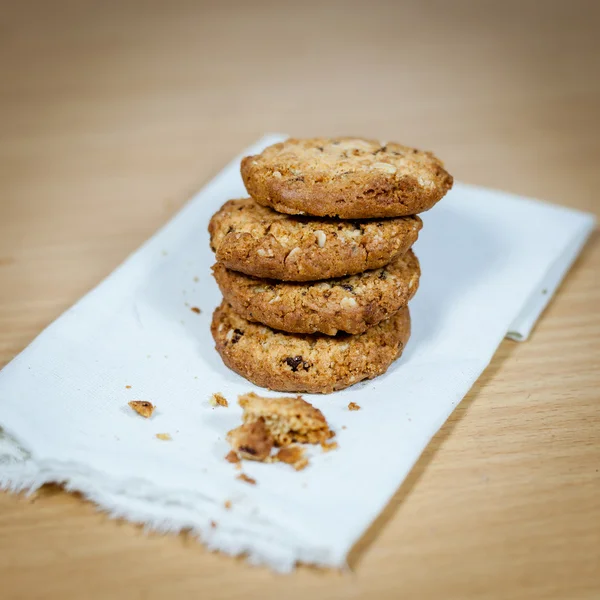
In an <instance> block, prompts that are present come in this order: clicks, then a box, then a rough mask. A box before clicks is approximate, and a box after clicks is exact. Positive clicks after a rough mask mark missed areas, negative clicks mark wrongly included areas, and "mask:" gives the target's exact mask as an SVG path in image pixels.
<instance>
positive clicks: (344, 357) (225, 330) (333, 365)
mask: <svg viewBox="0 0 600 600" xmlns="http://www.w3.org/2000/svg"><path fill="white" fill-rule="evenodd" d="M211 332H212V335H213V338H214V340H215V343H216V349H217V352H218V353H219V354H220V355H221V358H222V359H223V362H224V363H225V364H226V365H227V366H228V367H229V368H230V369H232V370H233V371H235V372H236V373H239V374H240V375H242V376H243V377H245V378H246V379H249V380H250V381H251V382H252V383H254V384H256V385H259V386H262V387H266V388H269V389H271V390H277V391H281V392H310V393H321V394H327V393H330V392H333V391H335V390H341V389H344V388H346V387H348V386H350V385H352V384H354V383H357V382H359V381H362V380H363V379H373V378H374V377H377V376H378V375H381V374H382V373H385V371H386V370H387V369H388V367H389V366H390V365H391V364H392V362H393V361H394V360H396V359H397V358H398V357H399V356H400V355H401V354H402V351H403V349H404V346H405V345H406V342H407V341H408V338H409V336H410V316H409V313H408V307H406V308H402V309H400V310H399V311H398V312H397V313H396V314H395V315H393V316H392V317H391V318H390V319H388V320H387V321H382V322H381V323H379V324H378V325H375V326H374V327H371V328H370V329H368V330H367V331H366V332H365V333H363V334H362V335H354V336H352V335H347V334H338V335H337V336H335V337H330V336H324V335H303V334H294V333H284V332H280V331H274V330H273V329H270V328H268V327H266V326H264V325H259V324H257V323H251V322H250V321H247V320H246V319H244V318H243V317H240V316H239V315H238V314H236V313H235V312H234V311H233V309H232V308H231V306H230V305H229V304H227V303H226V302H223V303H222V304H221V305H220V306H219V307H218V308H217V309H216V310H215V312H214V314H213V320H212V325H211Z"/></svg>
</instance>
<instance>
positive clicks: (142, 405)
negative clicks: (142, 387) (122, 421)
mask: <svg viewBox="0 0 600 600" xmlns="http://www.w3.org/2000/svg"><path fill="white" fill-rule="evenodd" d="M128 404H129V406H131V408H133V410H135V412H136V413H137V414H138V415H142V417H144V418H145V419H148V418H150V417H151V416H152V414H153V413H154V408H155V406H154V404H152V402H148V401H147V400H132V401H131V402H128Z"/></svg>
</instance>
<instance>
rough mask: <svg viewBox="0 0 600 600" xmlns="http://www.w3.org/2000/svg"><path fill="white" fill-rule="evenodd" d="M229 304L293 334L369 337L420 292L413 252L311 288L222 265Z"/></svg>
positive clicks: (219, 272) (218, 275) (219, 273)
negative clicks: (351, 334) (380, 265)
mask: <svg viewBox="0 0 600 600" xmlns="http://www.w3.org/2000/svg"><path fill="white" fill-rule="evenodd" d="M213 274H214V276H215V279H216V280H217V284H218V285H219V288H220V289H221V293H222V294H223V297H224V298H225V301H226V302H229V304H231V306H232V307H233V310H235V312H237V313H238V314H239V315H241V316H242V317H244V318H245V319H248V320H249V321H258V322H259V323H263V324H264V325H268V326H269V327H272V328H273V329H280V330H282V331H289V332H292V333H317V332H320V333H325V334H327V335H335V334H337V332H338V331H345V332H347V333H353V334H357V333H364V332H365V331H366V330H367V329H368V328H369V327H372V326H373V325H376V324H377V323H379V322H380V321H383V320H385V319H388V318H389V317H390V316H391V315H393V314H394V313H396V312H397V311H398V310H399V309H400V308H402V307H403V306H406V304H407V303H408V301H409V300H410V299H411V298H412V297H413V295H414V294H415V292H416V291H417V288H418V287H419V277H420V274H421V271H420V269H419V261H418V260H417V257H416V256H415V255H414V253H413V251H412V250H409V251H408V252H407V253H406V254H405V255H404V256H400V257H398V258H396V259H395V260H394V261H392V262H391V263H390V264H388V265H386V266H385V267H381V268H380V269H375V270H373V271H366V272H365V273H361V274H359V275H349V276H347V277H342V278H340V279H328V280H327V281H317V282H309V283H296V282H278V281H274V280H272V279H257V278H255V277H250V276H249V275H244V274H242V273H237V272H236V271H231V270H229V269H226V268H225V267H224V266H223V265H222V264H219V263H217V264H216V265H215V266H214V267H213Z"/></svg>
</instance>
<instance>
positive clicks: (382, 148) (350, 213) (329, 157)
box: [241, 138, 453, 219]
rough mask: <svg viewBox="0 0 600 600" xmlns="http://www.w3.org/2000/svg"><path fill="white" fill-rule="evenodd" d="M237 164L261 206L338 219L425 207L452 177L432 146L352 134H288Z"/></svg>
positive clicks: (416, 210) (449, 184)
mask: <svg viewBox="0 0 600 600" xmlns="http://www.w3.org/2000/svg"><path fill="white" fill-rule="evenodd" d="M241 171H242V178H243V180H244V184H245V186H246V189H247V190H248V193H249V194H250V195H251V196H252V197H253V198H254V199H255V200H256V201H257V202H258V203H259V204H262V205H263V206H270V207H271V208H274V209H275V210H277V211H279V212H283V213H287V214H292V215H303V214H307V215H313V216H320V217H324V216H329V217H339V218H342V219H370V218H381V217H401V216H406V215H414V214H417V213H420V212H423V211H426V210H428V209H430V208H431V207H432V206H433V205H434V204H435V203H436V202H437V201H438V200H440V199H441V198H442V197H443V196H444V194H445V193H446V192H447V191H448V190H449V189H450V188H451V187H452V181H453V180H452V176H451V175H450V174H449V173H447V172H446V171H445V170H444V167H443V164H442V162H441V161H440V160H438V159H437V158H436V157H435V156H434V155H433V154H432V153H431V152H422V151H420V150H416V149H414V148H408V147H406V146H401V145H400V144H395V143H391V142H390V143H386V144H380V143H379V142H375V141H371V140H363V139H357V138H333V139H327V138H314V139H306V140H299V139H289V140H287V141H285V142H282V143H279V144H274V145H272V146H269V147H268V148H266V149H265V150H263V152H262V153H261V154H258V155H255V156H247V157H246V158H244V159H243V160H242V167H241Z"/></svg>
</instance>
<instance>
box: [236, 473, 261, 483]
mask: <svg viewBox="0 0 600 600" xmlns="http://www.w3.org/2000/svg"><path fill="white" fill-rule="evenodd" d="M236 479H239V480H240V481H245V482H246V483H249V484H250V485H256V479H254V478H252V477H248V475H246V473H240V474H239V475H238V476H237V477H236Z"/></svg>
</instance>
